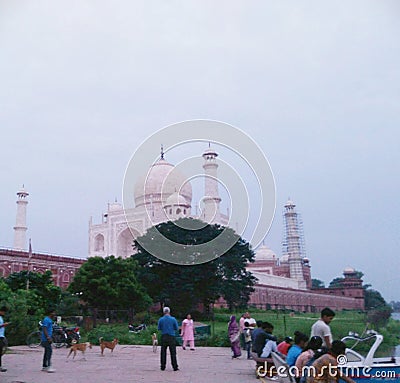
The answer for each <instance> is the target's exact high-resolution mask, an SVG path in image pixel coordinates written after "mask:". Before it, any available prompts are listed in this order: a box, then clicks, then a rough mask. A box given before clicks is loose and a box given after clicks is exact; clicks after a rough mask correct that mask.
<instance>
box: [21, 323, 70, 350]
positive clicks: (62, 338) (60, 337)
mask: <svg viewBox="0 0 400 383" xmlns="http://www.w3.org/2000/svg"><path fill="white" fill-rule="evenodd" d="M41 327H42V322H39V328H41ZM52 338H53V343H52V344H53V345H54V347H55V348H60V347H63V346H65V345H67V334H66V333H65V331H64V330H63V328H62V327H59V326H53V336H52ZM41 343H42V334H41V331H40V330H36V331H32V332H31V333H30V334H29V335H28V336H27V337H26V344H27V345H28V346H29V347H30V348H36V347H39V346H40V344H41Z"/></svg>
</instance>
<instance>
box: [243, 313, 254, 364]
mask: <svg viewBox="0 0 400 383" xmlns="http://www.w3.org/2000/svg"><path fill="white" fill-rule="evenodd" d="M251 332H252V328H251V327H250V323H249V322H247V321H245V322H244V330H243V333H244V343H245V346H246V350H247V359H251V355H250V350H251Z"/></svg>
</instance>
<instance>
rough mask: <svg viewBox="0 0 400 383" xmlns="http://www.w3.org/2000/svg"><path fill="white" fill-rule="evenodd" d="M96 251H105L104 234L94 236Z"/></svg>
mask: <svg viewBox="0 0 400 383" xmlns="http://www.w3.org/2000/svg"><path fill="white" fill-rule="evenodd" d="M94 251H104V236H103V234H97V235H96V237H94Z"/></svg>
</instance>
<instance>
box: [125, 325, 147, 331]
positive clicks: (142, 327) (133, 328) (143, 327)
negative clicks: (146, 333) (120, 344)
mask: <svg viewBox="0 0 400 383" xmlns="http://www.w3.org/2000/svg"><path fill="white" fill-rule="evenodd" d="M146 329H147V326H146V325H145V324H144V323H142V324H140V325H138V326H135V325H133V324H129V325H128V330H129V332H133V333H135V334H138V333H139V332H141V331H143V330H146Z"/></svg>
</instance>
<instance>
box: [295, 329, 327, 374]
mask: <svg viewBox="0 0 400 383" xmlns="http://www.w3.org/2000/svg"><path fill="white" fill-rule="evenodd" d="M321 346H322V338H321V337H319V336H313V337H311V338H310V340H309V341H308V343H307V346H306V348H305V349H304V350H303V352H302V353H301V354H300V355H299V357H298V358H297V360H296V363H295V366H296V372H298V375H297V378H300V377H301V376H302V373H301V372H302V371H303V368H304V367H305V366H307V365H308V363H309V362H310V360H311V359H312V358H314V356H315V355H316V352H317V351H318V350H319V349H320V348H321Z"/></svg>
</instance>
